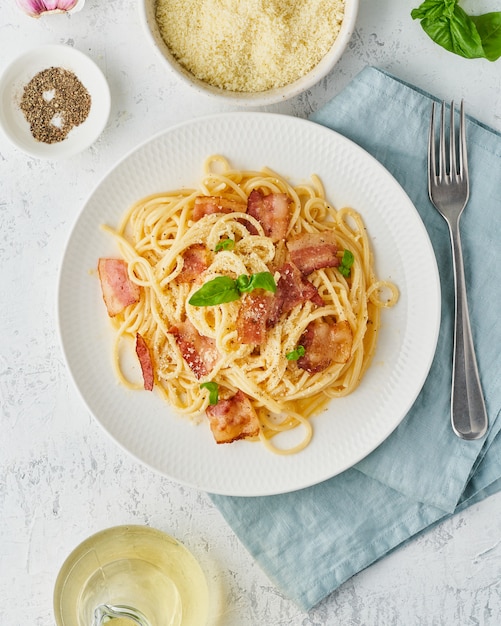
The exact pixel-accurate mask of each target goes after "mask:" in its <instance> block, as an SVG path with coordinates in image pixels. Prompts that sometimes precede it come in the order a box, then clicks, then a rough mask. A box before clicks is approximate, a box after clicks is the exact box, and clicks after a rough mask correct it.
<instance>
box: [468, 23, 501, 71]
mask: <svg viewBox="0 0 501 626" xmlns="http://www.w3.org/2000/svg"><path fill="white" fill-rule="evenodd" d="M471 19H472V20H473V22H474V24H475V26H476V27H477V31H478V34H479V35H480V39H481V40H482V47H483V49H484V54H485V58H486V59H488V60H489V61H497V60H498V59H499V57H501V12H500V11H497V12H494V13H484V14H483V15H472V16H471Z"/></svg>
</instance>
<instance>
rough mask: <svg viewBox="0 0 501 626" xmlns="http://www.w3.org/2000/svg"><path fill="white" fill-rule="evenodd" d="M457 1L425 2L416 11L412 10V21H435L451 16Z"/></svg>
mask: <svg viewBox="0 0 501 626" xmlns="http://www.w3.org/2000/svg"><path fill="white" fill-rule="evenodd" d="M457 1H458V0H425V1H424V2H423V3H422V4H420V5H419V7H418V8H417V9H412V11H411V17H412V19H414V20H416V19H418V20H422V19H425V18H426V19H429V20H436V19H438V18H440V17H443V16H446V17H447V16H449V17H450V16H451V15H452V12H453V11H454V7H455V6H456V4H457Z"/></svg>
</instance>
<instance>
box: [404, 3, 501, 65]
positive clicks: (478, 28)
mask: <svg viewBox="0 0 501 626" xmlns="http://www.w3.org/2000/svg"><path fill="white" fill-rule="evenodd" d="M458 2H459V0H424V2H423V3H422V4H421V5H420V6H419V7H417V8H416V9H413V10H412V11H411V17H412V19H418V20H421V26H422V27H423V30H424V31H425V33H426V34H427V35H428V36H429V37H431V39H432V40H433V41H434V42H435V43H437V44H438V45H439V46H442V48H445V49H446V50H449V52H453V53H454V54H458V55H460V56H462V57H465V58H466V59H477V58H485V59H488V60H489V61H496V60H497V59H498V58H499V57H500V56H501V11H495V12H492V13H484V14H482V15H468V13H466V11H464V9H462V8H461V7H460V6H459V4H458Z"/></svg>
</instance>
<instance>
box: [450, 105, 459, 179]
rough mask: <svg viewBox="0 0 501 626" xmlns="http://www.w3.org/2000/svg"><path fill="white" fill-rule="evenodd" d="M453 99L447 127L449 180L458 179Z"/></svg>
mask: <svg viewBox="0 0 501 626" xmlns="http://www.w3.org/2000/svg"><path fill="white" fill-rule="evenodd" d="M454 114H455V111H454V100H451V110H450V115H451V121H450V127H449V176H450V181H451V182H455V181H456V180H457V179H458V169H457V159H456V124H455V115H454Z"/></svg>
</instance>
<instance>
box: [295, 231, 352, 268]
mask: <svg viewBox="0 0 501 626" xmlns="http://www.w3.org/2000/svg"><path fill="white" fill-rule="evenodd" d="M287 248H288V249H289V252H290V255H291V260H292V262H293V263H294V265H296V266H297V267H298V268H299V269H300V271H301V272H302V273H303V274H304V275H305V276H307V275H308V274H311V272H313V271H314V270H319V269H322V268H324V267H337V266H338V265H339V263H340V260H339V257H338V256H337V251H338V247H337V245H336V242H335V239H334V235H333V233H331V232H329V231H327V232H325V233H301V234H300V235H296V236H295V237H292V238H291V239H289V240H288V241H287Z"/></svg>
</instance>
